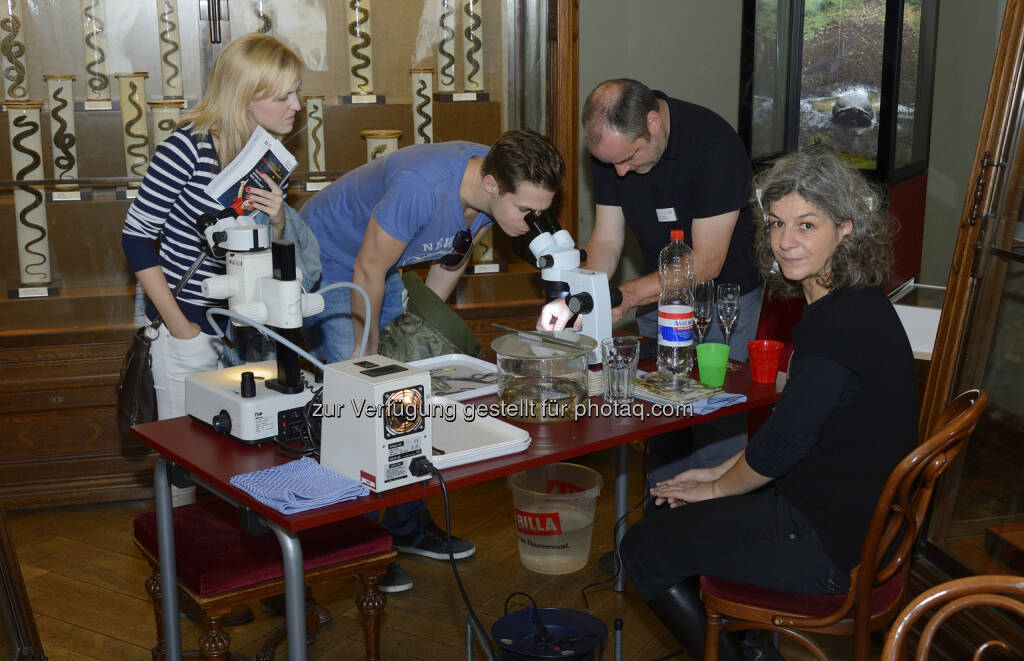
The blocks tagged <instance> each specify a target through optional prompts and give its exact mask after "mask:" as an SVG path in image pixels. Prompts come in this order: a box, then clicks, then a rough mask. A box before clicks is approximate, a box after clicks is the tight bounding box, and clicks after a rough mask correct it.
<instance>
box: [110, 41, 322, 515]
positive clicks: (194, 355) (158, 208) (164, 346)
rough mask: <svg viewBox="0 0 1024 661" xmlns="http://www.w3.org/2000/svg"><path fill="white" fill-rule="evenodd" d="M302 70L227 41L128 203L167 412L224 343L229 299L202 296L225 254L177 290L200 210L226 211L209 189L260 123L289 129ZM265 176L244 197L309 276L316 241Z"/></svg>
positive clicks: (197, 249)
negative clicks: (211, 318) (221, 334)
mask: <svg viewBox="0 0 1024 661" xmlns="http://www.w3.org/2000/svg"><path fill="white" fill-rule="evenodd" d="M301 71H302V61H301V60H300V59H299V58H298V56H296V55H295V53H293V52H292V51H291V50H289V49H288V48H287V47H286V46H285V45H284V44H282V43H281V42H279V41H277V40H276V39H274V38H272V37H269V36H266V35H261V34H250V35H246V36H244V37H241V38H239V39H236V40H234V41H232V42H231V43H229V44H228V45H227V46H225V47H224V49H223V51H221V53H220V55H219V56H218V57H217V59H216V61H215V62H214V64H213V68H212V69H211V71H210V80H209V84H208V86H207V90H206V94H205V95H204V96H203V98H202V99H201V100H200V101H199V103H198V104H197V105H196V107H195V109H194V110H192V111H191V112H190V113H189V114H188V115H187V116H186V117H185V118H184V119H183V121H182V125H181V126H180V127H179V128H178V129H177V130H175V131H174V132H173V133H171V135H170V136H169V137H168V138H167V139H166V140H165V141H164V142H162V143H160V145H158V146H157V148H156V152H155V153H154V155H153V160H152V162H151V164H150V166H149V169H148V171H147V172H146V176H145V179H144V180H143V182H142V187H141V189H140V190H139V194H138V197H137V198H136V199H135V201H134V202H133V203H132V205H131V207H130V208H129V210H128V216H127V218H125V222H124V229H123V231H122V239H121V245H122V247H123V249H124V253H125V256H126V257H127V260H128V263H129V264H130V266H131V268H132V270H133V271H134V272H135V276H136V277H137V278H138V280H139V282H140V283H141V284H142V287H143V289H144V291H145V294H146V316H147V318H148V319H149V320H153V319H155V318H156V315H159V316H160V318H161V319H162V320H163V324H161V326H160V328H159V337H158V338H157V340H156V341H155V342H154V343H153V349H152V357H153V381H154V385H155V388H156V396H157V415H158V417H159V418H160V419H161V420H163V419H166V418H172V417H177V416H181V415H184V414H185V377H186V376H187V375H188V374H190V373H192V372H202V371H208V370H212V369H216V368H217V367H219V365H220V362H221V355H222V351H223V349H222V345H221V342H220V341H219V340H218V338H217V336H216V334H215V333H214V331H213V328H212V327H211V326H210V324H209V322H208V321H207V318H206V311H207V309H208V308H210V307H213V306H221V305H223V301H221V300H217V299H208V298H205V297H204V296H203V295H202V291H201V287H200V285H201V283H202V281H203V280H205V279H206V278H209V277H210V276H214V275H219V274H222V273H224V268H225V267H224V261H223V260H220V259H215V258H213V257H207V258H206V259H205V260H204V261H203V262H202V263H201V264H200V266H199V268H198V269H197V270H196V271H195V272H194V274H193V275H192V276H191V277H190V278H189V279H188V280H187V281H186V282H185V283H184V284H183V286H182V287H181V290H180V291H179V293H178V295H177V296H175V295H174V293H173V290H174V288H175V287H176V286H177V285H178V284H179V282H180V281H181V279H182V278H183V277H185V275H186V272H187V271H188V269H189V267H190V266H191V265H192V264H193V262H194V261H195V260H196V259H197V258H198V256H199V255H200V254H201V252H202V249H203V237H202V236H201V235H200V233H199V230H198V228H197V226H196V218H197V217H199V216H200V215H202V214H204V213H208V214H214V215H216V214H217V213H218V212H220V211H222V207H221V205H219V204H217V202H216V201H215V200H214V199H212V198H211V197H209V196H208V195H207V194H206V193H205V188H206V186H207V185H208V184H209V183H210V181H211V180H212V179H213V178H214V177H215V176H216V175H217V174H218V173H219V172H220V170H221V168H222V167H223V166H224V165H226V164H228V163H230V162H231V160H232V159H233V158H234V157H235V156H236V155H237V154H238V153H239V151H240V150H241V149H242V147H244V146H245V143H246V141H248V139H249V136H250V135H251V134H252V132H253V131H254V130H255V129H256V127H257V126H262V127H263V128H264V129H266V130H267V131H268V132H269V133H271V134H273V135H275V136H276V137H279V138H280V137H283V136H285V135H287V134H288V133H290V132H291V131H292V128H293V126H294V124H295V117H296V114H297V113H298V112H299V109H300V108H301V104H300V102H299V85H300V82H301V81H300V74H301ZM264 180H265V181H266V182H267V184H268V186H269V190H263V189H259V188H256V187H253V188H252V189H250V190H247V191H244V192H243V195H244V200H243V201H244V202H246V203H248V204H251V207H252V209H253V210H254V213H255V218H254V219H255V220H256V222H263V223H267V222H269V223H270V226H271V227H272V233H273V238H275V239H279V238H285V239H290V240H292V241H294V242H295V243H296V245H297V249H298V257H299V261H300V264H302V266H303V269H302V270H303V274H304V276H308V277H309V278H311V279H315V278H317V277H318V276H319V249H318V248H317V245H316V240H315V239H314V238H313V237H312V235H311V234H310V233H309V232H308V230H306V228H305V225H304V223H302V219H301V217H299V215H298V214H297V213H296V212H295V211H293V210H291V209H290V208H289V207H288V206H287V205H286V204H285V195H286V193H287V179H286V180H285V181H284V182H283V183H282V186H281V187H279V186H277V185H276V184H275V183H274V182H273V181H271V180H270V179H269V178H267V177H264ZM256 212H258V213H256ZM305 284H307V285H309V284H311V282H308V281H307V282H306V283H305ZM183 491H184V490H183ZM174 496H175V501H176V502H175V504H176V505H177V504H182V503H184V502H189V500H190V498H191V495H190V494H188V493H183V492H182V491H175V493H174Z"/></svg>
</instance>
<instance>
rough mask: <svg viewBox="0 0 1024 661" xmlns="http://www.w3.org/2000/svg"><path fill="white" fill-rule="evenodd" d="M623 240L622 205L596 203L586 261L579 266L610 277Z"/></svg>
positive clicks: (620, 251)
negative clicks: (612, 205) (611, 205)
mask: <svg viewBox="0 0 1024 661" xmlns="http://www.w3.org/2000/svg"><path fill="white" fill-rule="evenodd" d="M625 240H626V216H625V214H623V213H622V207H609V206H605V205H603V204H598V205H597V208H596V210H595V212H594V231H593V232H592V233H591V234H590V240H588V241H587V261H585V262H584V263H583V264H581V266H583V267H584V268H588V269H590V270H592V271H600V272H601V273H607V274H608V277H609V278H611V277H612V276H613V275H615V269H617V268H618V267H619V257H621V256H622V245H623V243H625Z"/></svg>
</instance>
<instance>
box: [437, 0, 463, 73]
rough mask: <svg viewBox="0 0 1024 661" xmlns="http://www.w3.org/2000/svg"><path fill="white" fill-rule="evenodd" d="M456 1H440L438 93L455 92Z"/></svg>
mask: <svg viewBox="0 0 1024 661" xmlns="http://www.w3.org/2000/svg"><path fill="white" fill-rule="evenodd" d="M456 2H458V0H441V15H440V17H439V18H438V23H439V24H440V26H441V41H440V42H438V44H437V89H438V91H440V92H449V93H451V92H454V91H455V3H456Z"/></svg>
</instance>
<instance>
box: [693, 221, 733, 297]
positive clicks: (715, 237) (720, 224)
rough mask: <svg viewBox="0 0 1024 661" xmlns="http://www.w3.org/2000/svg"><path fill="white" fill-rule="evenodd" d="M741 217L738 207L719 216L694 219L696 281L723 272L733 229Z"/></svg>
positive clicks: (711, 278)
mask: <svg viewBox="0 0 1024 661" xmlns="http://www.w3.org/2000/svg"><path fill="white" fill-rule="evenodd" d="M739 217H740V212H739V209H737V210H736V211H729V212H727V213H723V214H720V215H717V216H709V217H707V218H694V219H693V229H692V230H691V234H692V236H691V237H690V247H691V248H693V257H694V260H695V262H696V264H695V266H696V271H697V275H696V280H695V281H696V282H702V281H704V280H713V279H715V278H717V277H718V274H719V273H721V272H722V266H723V265H724V264H725V257H726V255H727V254H728V253H729V242H730V241H732V230H733V228H734V227H736V219H738V218H739Z"/></svg>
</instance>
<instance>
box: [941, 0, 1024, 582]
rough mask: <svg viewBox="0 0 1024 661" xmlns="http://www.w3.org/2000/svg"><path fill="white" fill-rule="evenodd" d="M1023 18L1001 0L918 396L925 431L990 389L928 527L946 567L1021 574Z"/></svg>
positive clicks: (1017, 6) (1020, 9)
mask: <svg viewBox="0 0 1024 661" xmlns="http://www.w3.org/2000/svg"><path fill="white" fill-rule="evenodd" d="M1022 26H1024V6H1022V4H1021V3H1020V2H1017V1H1015V0H1014V1H1011V2H1008V3H1007V5H1006V11H1005V16H1004V19H1003V28H1002V33H1001V36H1000V42H999V46H998V48H997V55H996V61H995V66H994V68H993V72H992V79H991V82H990V85H989V96H988V101H987V104H986V108H985V115H984V119H983V122H982V127H981V133H980V136H979V138H978V147H977V151H976V155H975V164H974V168H973V172H972V179H971V181H970V182H969V186H968V192H969V194H968V196H967V201H966V204H965V207H964V211H963V216H962V217H961V223H960V228H959V233H958V237H957V245H956V249H955V251H954V257H953V264H952V268H951V270H950V277H949V283H948V286H947V293H946V297H945V300H944V301H943V309H942V318H941V320H940V322H939V329H938V335H937V337H936V346H935V351H934V352H933V356H934V358H933V364H932V367H931V371H930V373H929V377H928V384H927V387H926V390H925V394H924V402H923V411H922V418H921V420H922V427H924V428H927V427H928V425H929V424H930V423H931V421H932V420H934V418H935V416H936V415H937V413H938V411H939V410H940V409H941V407H942V406H943V405H944V404H945V402H946V401H948V398H949V397H951V396H953V395H954V394H956V393H958V392H961V391H963V390H966V389H968V388H976V387H977V388H983V389H985V390H986V391H987V392H988V394H989V397H990V404H989V407H988V410H987V411H986V412H985V413H984V414H983V417H982V420H981V422H980V423H979V424H978V427H977V429H976V430H975V432H974V435H973V436H972V437H971V440H970V442H969V443H968V445H967V450H966V452H965V453H964V454H965V456H964V458H963V459H962V460H961V461H959V462H958V463H957V464H956V465H954V466H953V467H952V468H951V470H950V471H949V473H948V477H947V478H946V480H945V481H944V482H943V484H942V486H941V489H940V491H939V493H938V497H937V500H936V508H935V510H934V512H933V515H932V520H931V525H930V527H929V529H928V532H927V547H926V548H927V550H928V555H929V557H933V558H936V559H939V561H940V562H941V563H943V564H944V566H945V567H946V568H947V571H948V572H950V573H952V574H957V573H1014V574H1021V573H1024V396H1022V394H1021V392H1022V388H1024V379H1022V377H1021V375H1022V374H1024V141H1022V138H1024V115H1022V111H1024V86H1022V83H1021V81H1020V78H1019V70H1018V66H1019V64H1018V63H1019V61H1020V58H1021V57H1022V55H1024V37H1022Z"/></svg>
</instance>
